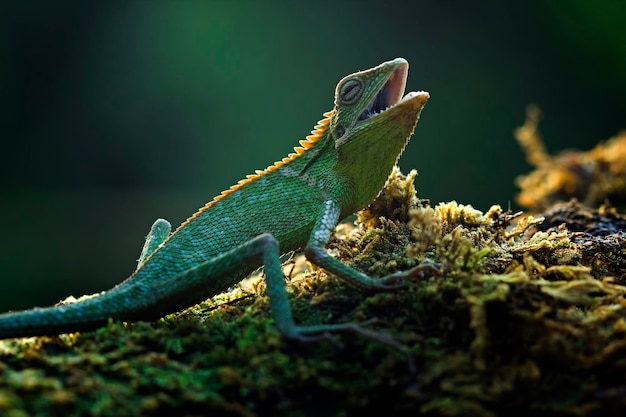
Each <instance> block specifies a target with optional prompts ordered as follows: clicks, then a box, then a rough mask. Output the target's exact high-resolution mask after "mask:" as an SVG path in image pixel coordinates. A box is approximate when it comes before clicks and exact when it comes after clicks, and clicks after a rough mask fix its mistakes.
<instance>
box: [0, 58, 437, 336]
mask: <svg viewBox="0 0 626 417" xmlns="http://www.w3.org/2000/svg"><path fill="white" fill-rule="evenodd" d="M407 74H408V63H407V61H406V60H404V59H402V58H396V59H394V60H391V61H388V62H384V63H382V64H380V65H378V66H376V67H374V68H371V69H368V70H365V71H361V72H356V73H354V74H351V75H348V76H346V77H344V78H343V79H342V80H341V81H340V82H339V84H338V85H337V87H336V90H335V104H334V108H333V110H332V111H330V112H327V113H324V116H325V117H324V118H323V119H322V120H321V121H320V122H319V123H318V124H317V125H316V126H315V128H314V130H313V131H312V132H311V135H309V136H307V138H306V140H302V141H300V144H301V147H296V148H294V150H295V152H294V153H291V154H289V155H288V156H287V157H285V158H283V159H282V160H279V161H278V162H276V163H275V164H274V165H271V166H269V167H268V168H267V169H265V170H263V171H256V173H255V174H253V175H248V177H247V178H246V179H243V180H241V181H239V183H237V184H236V185H234V186H232V187H231V188H229V189H227V190H226V191H224V192H222V193H221V194H220V195H218V196H217V197H215V198H214V199H213V200H211V201H210V202H209V203H207V204H206V205H205V206H204V207H202V208H201V209H200V210H199V211H198V212H197V213H195V214H194V215H193V216H191V217H190V218H189V219H187V220H186V221H185V222H183V223H182V224H181V225H180V226H179V227H178V229H176V231H174V233H171V234H170V230H171V227H170V224H169V223H168V222H167V221H165V220H162V219H159V220H157V221H156V222H155V223H154V225H153V226H152V229H151V231H150V234H149V235H148V238H147V239H146V244H145V245H144V249H143V251H142V254H141V257H140V259H139V265H138V267H137V270H136V271H135V272H134V273H133V274H132V275H131V276H130V277H129V278H127V279H126V280H125V281H123V282H122V283H120V284H118V285H117V286H115V287H113V288H112V289H110V290H108V291H105V292H102V293H100V294H98V295H96V296H93V297H91V298H87V299H84V300H81V301H78V302H76V303H71V304H64V305H57V306H52V307H46V308H34V309H31V310H26V311H20V312H9V313H4V314H1V315H0V338H11V337H24V336H36V335H53V334H59V333H66V332H75V331H82V330H89V329H94V328H97V327H100V326H104V325H106V323H107V322H108V320H109V319H115V320H123V321H136V320H155V319H157V318H159V317H162V316H164V315H166V314H169V313H172V312H175V311H178V310H181V309H183V308H186V307H189V306H192V305H194V304H196V303H198V302H200V301H203V300H205V299H207V298H209V297H211V296H213V295H216V294H219V293H220V292H222V291H224V290H226V289H227V288H228V287H230V286H232V285H234V284H236V283H237V282H239V281H241V280H242V279H243V278H245V277H246V276H247V275H249V274H250V273H252V272H253V271H254V270H256V269H257V268H259V267H260V266H263V267H264V268H265V277H266V278H265V279H266V281H267V294H268V296H269V300H270V307H271V312H272V315H273V317H274V321H275V323H276V326H277V327H278V329H279V330H280V332H281V333H282V334H283V335H284V336H286V337H287V338H293V339H308V338H312V337H313V338H314V337H319V336H320V335H322V334H324V333H326V332H328V331H334V330H355V329H357V330H358V329H360V327H359V325H358V324H357V323H341V324H326V325H316V326H298V325H296V324H295V322H294V320H293V318H292V314H291V309H290V306H289V301H288V297H287V291H286V288H285V281H284V276H283V274H282V272H281V261H280V254H281V253H286V252H289V251H293V250H296V249H298V248H304V253H305V255H306V257H307V258H308V259H309V261H311V262H312V263H314V264H316V265H318V266H320V267H322V268H324V269H325V270H327V271H329V272H331V273H333V274H335V275H336V276H337V277H339V278H341V279H343V280H345V281H347V282H349V283H352V284H354V285H357V286H359V287H362V288H364V289H373V290H388V289H393V288H397V287H399V286H403V285H404V284H405V282H404V281H405V280H406V279H408V278H410V277H412V276H415V275H416V274H418V273H421V272H422V271H423V270H424V268H425V267H427V266H424V265H418V266H416V267H414V268H413V269H410V270H408V271H403V272H398V273H394V274H391V275H388V276H386V277H382V278H378V279H374V278H370V277H368V276H367V275H365V274H363V273H361V272H359V271H357V270H355V269H353V268H350V267H348V266H347V265H345V264H343V263H341V262H340V261H338V260H337V259H335V258H333V257H331V256H330V255H329V254H328V253H327V252H326V250H325V248H324V246H325V245H326V243H327V242H328V240H329V238H330V235H331V233H332V231H333V230H334V228H335V226H336V225H337V223H338V222H339V221H340V220H341V219H343V218H345V217H347V216H349V215H351V214H353V213H354V212H355V211H357V210H360V209H361V208H363V207H364V206H365V205H367V204H368V203H369V202H370V201H371V200H372V199H373V198H374V197H376V195H377V194H378V193H379V192H380V190H381V188H382V187H383V185H384V184H385V181H386V179H387V177H388V176H389V173H390V172H391V170H392V168H393V166H394V165H395V163H396V161H397V160H398V158H399V156H400V154H401V153H402V151H403V150H404V147H405V145H406V144H407V142H408V140H409V138H410V136H411V135H412V133H413V130H414V129H415V126H416V124H417V120H418V118H419V114H420V112H421V110H422V108H423V107H424V105H425V104H426V101H427V100H428V98H429V95H428V93H426V92H411V93H408V94H407V95H406V96H404V97H403V94H404V89H405V85H406V79H407Z"/></svg>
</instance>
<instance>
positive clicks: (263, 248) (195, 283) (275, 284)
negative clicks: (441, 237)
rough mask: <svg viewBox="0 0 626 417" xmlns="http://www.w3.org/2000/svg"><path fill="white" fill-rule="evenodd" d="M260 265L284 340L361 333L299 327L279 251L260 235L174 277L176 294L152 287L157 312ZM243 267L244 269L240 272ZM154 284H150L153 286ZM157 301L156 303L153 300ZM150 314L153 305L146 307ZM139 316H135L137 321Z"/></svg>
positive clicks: (341, 327) (344, 327)
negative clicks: (338, 333)
mask: <svg viewBox="0 0 626 417" xmlns="http://www.w3.org/2000/svg"><path fill="white" fill-rule="evenodd" d="M242 265H245V267H242ZM261 265H262V266H264V269H265V280H266V282H267V295H268V297H269V302H270V308H271V313H272V316H273V318H274V322H275V324H276V327H277V328H278V330H279V331H280V332H281V333H282V334H283V336H285V337H286V338H288V339H295V340H301V341H308V340H315V339H320V338H327V337H328V333H329V332H334V331H352V332H357V333H363V330H364V329H362V327H361V326H359V325H358V324H356V323H342V324H323V325H316V326H299V325H296V324H295V322H294V320H293V315H292V311H291V307H290V305H289V297H288V294H287V289H286V285H285V276H284V275H283V272H282V269H281V260H280V248H279V243H278V240H276V238H274V237H273V236H272V235H270V234H267V233H264V234H261V235H258V236H256V237H254V238H252V239H250V240H249V241H247V242H245V243H243V244H241V245H240V246H238V247H236V248H233V249H231V250H230V251H228V252H225V253H223V254H221V255H219V256H217V257H215V258H213V259H210V260H207V261H206V262H204V263H202V264H200V265H198V266H196V267H194V268H192V269H190V270H188V271H185V272H183V273H181V274H179V275H177V276H176V279H175V282H176V283H177V286H178V291H176V292H175V293H172V291H171V289H169V288H167V285H163V286H160V285H157V286H156V287H153V288H152V290H153V293H154V295H155V296H156V300H155V301H156V303H155V304H157V305H158V307H157V308H156V309H157V310H160V309H161V308H165V309H167V310H168V311H161V313H168V312H171V311H173V310H178V309H180V308H184V307H187V306H189V305H193V303H194V302H200V301H202V300H205V299H206V298H207V297H211V296H213V295H216V294H219V293H220V292H222V291H224V290H225V289H227V288H228V287H230V286H232V285H234V284H236V283H237V282H239V281H240V280H241V279H242V278H243V277H245V276H246V275H247V273H249V272H251V271H253V270H255V269H257V268H258V267H259V266H261ZM242 268H245V269H242ZM153 285H154V283H153ZM157 300H158V301H157ZM150 310H152V313H154V310H155V306H152V307H150ZM141 315H142V314H141V313H139V314H138V315H137V316H136V317H137V318H140V319H141Z"/></svg>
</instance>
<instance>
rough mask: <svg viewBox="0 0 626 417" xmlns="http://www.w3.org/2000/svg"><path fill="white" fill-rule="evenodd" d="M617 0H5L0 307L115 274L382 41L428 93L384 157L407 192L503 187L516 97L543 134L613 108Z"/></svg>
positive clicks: (596, 131)
mask: <svg viewBox="0 0 626 417" xmlns="http://www.w3.org/2000/svg"><path fill="white" fill-rule="evenodd" d="M383 4H387V5H383ZM623 4H624V2H621V5H620V2H610V3H609V2H602V1H597V2H589V1H583V0H580V1H560V2H559V1H545V2H544V1H537V0H534V1H524V2H516V3H513V2H502V1H483V2H451V1H432V2H419V1H413V2H407V3H406V4H404V3H403V2H398V1H396V2H389V3H386V2H381V1H351V2H342V1H332V2H307V3H304V2H243V1H230V2H226V1H224V2H210V1H205V2H202V1H169V2H168V1H143V2H138V1H123V2H121V1H100V2H82V1H81V2H63V1H57V2H51V1H34V2H32V1H31V2H13V3H12V2H3V3H2V6H0V21H1V24H0V27H1V28H2V36H1V37H0V91H1V93H2V108H1V109H0V110H1V112H0V121H1V126H2V138H3V140H2V151H3V152H2V155H3V158H2V161H3V163H2V165H1V168H0V169H1V175H0V181H2V193H1V201H0V211H1V213H0V214H1V215H2V217H1V219H2V222H3V232H4V233H3V236H2V238H3V239H2V244H1V246H0V249H1V250H0V271H1V272H0V277H1V278H0V310H2V311H3V310H8V309H18V308H24V307H28V306H30V305H45V304H51V303H54V302H56V301H58V300H59V299H61V298H63V297H65V296H67V295H69V294H74V295H80V294H83V293H90V292H95V291H99V290H103V289H106V288H108V287H110V286H112V285H114V284H115V283H117V282H119V281H121V280H122V279H123V278H124V277H126V276H127V275H128V274H129V273H130V272H132V270H133V268H134V261H135V259H136V258H137V256H138V255H139V251H140V249H141V246H142V241H143V236H145V234H146V233H147V231H148V229H149V227H150V225H151V223H152V221H153V220H154V219H155V218H157V217H164V218H167V219H169V220H171V221H172V223H174V224H178V223H180V222H181V221H182V220H184V219H185V218H186V217H187V216H188V215H190V214H191V213H193V212H194V211H195V209H196V208H197V207H199V206H200V205H202V204H204V202H206V201H207V200H209V199H210V198H211V197H212V196H213V195H215V194H217V193H218V192H219V191H221V190H222V189H224V188H226V187H228V186H229V185H231V184H232V183H234V182H236V181H237V180H238V179H240V178H242V177H243V176H244V175H246V174H248V173H251V172H253V171H254V169H258V168H264V167H265V166H267V165H269V164H271V163H272V162H273V161H275V160H276V159H278V158H281V157H282V156H284V155H285V154H286V153H288V152H289V151H290V150H291V148H292V147H293V146H294V145H296V144H297V141H298V140H299V139H302V138H304V136H305V135H307V134H308V133H309V131H310V130H311V128H312V127H313V125H314V124H315V122H316V121H317V120H318V119H319V118H320V117H321V114H322V112H324V111H326V110H329V109H330V108H331V105H332V94H333V89H334V86H335V84H336V82H337V81H338V80H339V79H340V78H341V77H342V76H344V75H346V74H348V73H350V72H353V71H356V70H360V69H364V68H368V67H371V66H373V65H376V64H378V63H380V62H382V61H384V60H387V59H390V58H394V57H397V56H402V57H405V58H406V59H407V60H408V61H409V62H410V65H411V69H410V72H409V81H408V86H407V88H408V89H411V90H422V89H423V90H427V91H429V92H430V93H431V100H430V102H429V103H428V105H427V107H426V109H425V110H424V112H423V113H422V119H421V121H420V124H419V126H418V128H417V130H416V134H415V136H414V138H413V140H412V142H411V143H410V145H409V146H408V148H407V150H406V152H405V155H404V157H403V158H402V160H401V162H400V165H401V167H402V168H403V170H404V171H408V170H409V169H411V168H417V169H418V170H419V177H418V183H417V187H418V191H419V195H420V197H423V198H430V199H431V201H433V202H439V201H448V200H452V199H456V200H457V201H459V202H462V203H470V204H472V205H474V206H475V207H477V208H479V209H482V210H485V209H487V208H488V207H489V206H490V205H491V204H501V205H502V206H503V207H507V205H508V204H509V203H511V202H512V200H513V198H514V195H515V192H516V190H515V187H514V185H513V180H514V178H515V177H516V176H517V175H519V174H522V173H524V172H527V171H528V169H529V167H528V166H527V165H526V164H525V162H524V158H523V155H522V153H521V152H520V150H519V149H518V146H517V144H516V142H515V141H514V139H513V136H512V130H513V129H514V128H515V127H516V126H518V125H520V124H521V123H522V122H523V120H524V110H525V107H526V105H527V104H529V103H532V102H534V103H537V104H538V105H539V106H540V107H541V108H542V110H543V114H544V121H543V122H542V131H543V133H544V137H545V138H546V141H547V146H548V148H549V149H550V150H557V149H561V148H564V147H575V148H580V149H588V148H591V147H592V146H593V145H594V144H595V143H596V142H597V141H599V140H604V139H607V138H609V137H610V136H612V135H614V134H615V133H617V132H618V131H619V130H620V129H621V128H624V127H626V126H625V125H626V123H624V114H625V110H626V101H625V100H624V94H625V93H626V77H624V75H623V74H624V71H625V70H626V35H625V33H626V32H624V30H623V22H624V19H625V18H626V7H625V6H623Z"/></svg>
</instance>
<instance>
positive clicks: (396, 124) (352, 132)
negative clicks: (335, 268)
mask: <svg viewBox="0 0 626 417" xmlns="http://www.w3.org/2000/svg"><path fill="white" fill-rule="evenodd" d="M408 69H409V64H408V62H407V61H406V60H405V59H403V58H396V59H394V60H391V61H387V62H383V63H382V64H380V65H378V66H376V67H374V68H371V69H368V70H365V71H360V72H356V73H354V74H350V75H348V76H346V77H344V78H343V79H342V80H341V81H339V84H337V88H336V90H335V106H334V109H333V113H332V116H331V120H330V126H329V129H330V133H331V135H332V137H333V138H334V143H335V149H336V152H337V158H338V159H337V165H336V170H337V172H338V173H339V174H341V175H342V176H343V177H344V178H346V179H347V180H348V181H350V182H351V184H352V187H351V188H353V189H354V193H353V194H354V195H353V196H351V199H352V200H354V201H352V203H353V204H350V205H351V206H353V207H351V209H354V210H358V209H360V208H362V207H363V206H365V205H366V204H367V203H369V202H370V201H371V200H372V199H373V198H374V197H376V195H377V194H378V192H379V191H380V190H381V189H382V187H383V185H384V183H385V181H386V180H387V177H388V176H389V174H390V172H391V170H392V168H393V166H394V165H395V164H396V162H397V160H398V158H399V157H400V155H401V154H402V151H403V150H404V147H405V146H406V144H407V142H408V141H409V138H410V137H411V134H412V133H413V130H414V129H415V126H416V124H417V120H418V118H419V114H420V112H421V110H422V108H423V107H424V105H425V104H426V101H427V100H428V98H429V95H428V93H426V92H410V93H408V94H406V95H404V89H405V86H406V80H407V75H408Z"/></svg>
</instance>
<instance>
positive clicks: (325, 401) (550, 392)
mask: <svg viewBox="0 0 626 417" xmlns="http://www.w3.org/2000/svg"><path fill="white" fill-rule="evenodd" d="M413 178H414V174H411V175H410V176H409V177H404V176H402V175H401V174H400V173H399V172H397V171H395V172H394V174H393V175H392V178H391V179H390V181H389V183H388V185H387V187H386V189H385V192H384V193H383V194H381V196H379V198H378V199H377V200H376V201H375V202H374V203H373V204H372V205H371V206H370V207H368V208H367V209H366V210H364V211H363V212H361V213H360V214H359V223H358V225H357V227H354V226H350V225H342V226H341V227H340V230H339V232H340V233H338V237H336V238H335V239H334V240H333V241H332V242H331V244H330V245H329V246H330V249H331V250H332V251H333V252H335V253H336V254H337V256H338V257H339V258H341V259H342V261H343V262H346V263H348V264H350V265H352V266H354V267H355V268H358V269H360V270H362V271H365V272H367V273H368V274H371V275H372V276H382V275H385V274H387V273H389V272H393V271H396V270H403V269H406V268H409V267H411V266H413V265H416V264H418V263H419V262H422V261H423V260H425V259H434V260H437V261H438V262H439V263H440V265H441V267H440V269H441V273H440V274H438V275H434V276H424V277H420V278H417V279H415V281H414V282H412V283H411V284H410V285H408V286H407V287H406V288H402V289H399V290H395V291H391V292H385V293H375V294H367V293H363V292H362V291H359V290H357V289H354V288H350V287H345V286H344V285H343V284H342V283H341V282H339V281H337V280H336V279H335V278H334V277H332V276H327V275H326V273H325V272H324V271H323V270H319V269H314V270H313V271H310V270H308V268H307V266H306V263H305V262H304V261H303V260H302V259H301V258H297V259H296V261H295V265H294V264H292V263H289V265H287V266H286V270H287V271H286V272H287V275H290V276H291V279H290V283H289V288H290V293H291V299H292V305H293V310H294V314H295V316H296V320H297V321H298V322H300V323H307V324H319V323H331V322H347V321H367V320H370V319H376V321H375V323H372V324H370V325H369V326H368V329H369V330H370V331H371V332H373V333H371V334H369V336H370V337H367V336H368V335H355V334H353V333H344V334H334V335H331V336H330V338H329V339H328V340H322V341H318V342H312V343H304V344H303V343H292V342H288V341H286V340H284V339H283V338H282V337H281V336H280V334H279V333H278V331H277V330H276V328H275V327H274V325H273V322H272V319H271V316H270V314H269V306H268V303H267V299H266V297H265V295H264V284H263V280H262V279H261V277H260V276H256V277H253V278H251V279H249V280H247V281H246V282H244V283H242V284H241V285H240V286H238V287H237V288H235V289H233V290H232V291H229V292H227V293H224V294H220V295H218V296H216V297H214V298H213V299H211V300H207V301H206V302H204V303H201V304H198V305H196V306H194V307H192V308H189V309H187V310H185V311H183V312H180V313H178V314H173V315H170V316H167V317H165V318H163V319H161V320H158V321H156V322H152V323H145V322H139V323H128V324H125V323H119V322H110V323H109V324H108V325H107V326H106V327H105V328H102V329H99V330H97V331H93V332H86V333H82V334H71V335H62V336H60V337H46V338H29V339H17V340H7V341H2V342H0V414H1V415H8V416H24V415H64V416H78V415H98V416H124V415H148V416H149V415H204V414H215V415H233V416H254V415H285V416H291V415H294V416H296V415H297V416H302V415H311V416H317V415H342V416H343V415H356V414H361V413H366V414H368V415H371V414H374V413H379V414H381V415H416V414H417V413H421V414H423V415H459V416H460V415H463V416H465V415H473V416H495V415H503V414H510V415H528V414H530V413H534V414H538V415H554V414H558V415H596V414H600V413H603V412H604V413H609V414H610V413H611V412H613V411H615V410H618V409H621V408H622V407H624V406H625V405H626V404H625V400H624V396H623V389H624V388H623V387H624V382H623V381H624V379H623V375H624V373H625V371H626V369H625V368H626V362H625V361H624V360H623V357H624V355H625V354H626V301H625V300H626V298H625V294H626V292H625V288H624V287H623V286H622V285H620V282H619V279H618V278H619V277H618V276H616V275H615V274H613V277H614V278H611V277H609V275H611V274H610V273H607V272H606V271H612V272H614V271H619V268H621V265H622V264H621V263H620V262H622V260H621V258H622V254H621V253H622V252H621V249H620V247H619V246H617V247H615V248H613V250H612V251H610V252H609V251H605V252H604V253H603V254H602V256H601V257H598V256H595V257H594V256H590V255H589V252H588V251H589V250H590V245H592V244H597V245H605V244H606V245H608V244H609V241H611V239H614V238H616V237H615V236H614V237H610V236H607V235H606V234H605V235H602V237H598V236H592V235H589V236H588V237H587V239H583V238H582V236H581V234H580V232H573V231H571V230H570V229H568V227H567V226H568V225H567V224H566V226H560V225H556V224H554V225H553V224H551V223H550V219H551V217H550V216H549V215H546V220H545V221H544V223H541V220H540V219H535V218H532V217H520V216H519V215H518V214H511V213H507V212H503V211H502V210H501V209H500V208H499V207H493V208H492V209H491V210H489V211H488V212H487V213H485V214H483V213H481V212H479V211H477V210H474V209H473V208H471V207H470V206H463V205H459V204H456V203H447V204H440V205H438V206H436V207H434V208H432V207H430V206H429V205H428V204H424V203H423V202H418V200H417V199H416V197H415V192H414V189H413V185H412V181H413ZM569 209H570V210H577V212H581V211H582V210H583V209H582V208H581V207H579V206H570V207H569ZM559 213H561V214H562V212H559ZM602 216H604V217H602ZM611 216H613V217H611V218H612V219H613V220H614V221H618V220H619V221H621V220H622V217H620V216H619V215H617V214H616V213H613V214H611ZM609 217H610V216H609V215H608V214H607V213H604V214H601V213H595V215H594V213H587V214H586V215H585V216H582V217H577V216H568V218H577V219H579V218H585V219H588V220H589V219H595V220H596V221H600V220H602V219H603V218H604V219H605V220H606V219H608V218H609ZM544 224H545V225H544ZM540 229H541V230H540ZM602 230H604V229H602ZM589 242H591V243H589ZM593 242H596V243H593ZM622 247H623V246H622ZM290 271H291V272H290ZM372 336H373V337H372Z"/></svg>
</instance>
